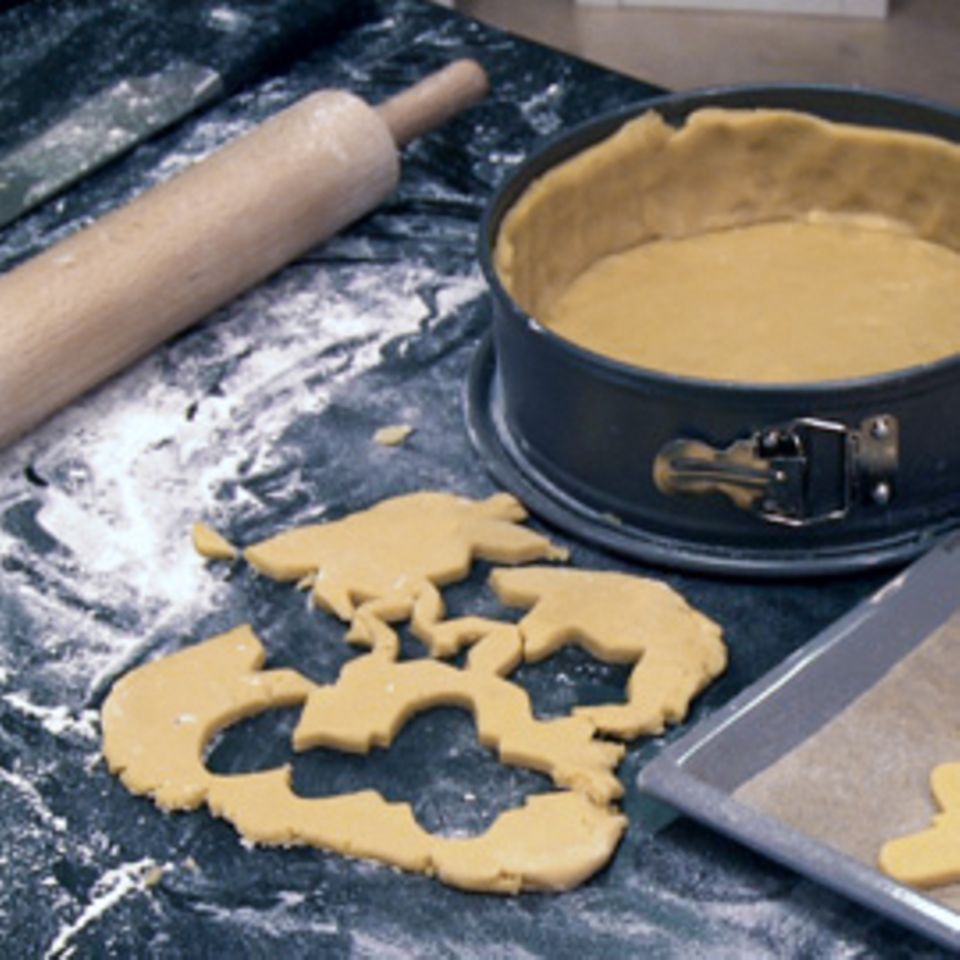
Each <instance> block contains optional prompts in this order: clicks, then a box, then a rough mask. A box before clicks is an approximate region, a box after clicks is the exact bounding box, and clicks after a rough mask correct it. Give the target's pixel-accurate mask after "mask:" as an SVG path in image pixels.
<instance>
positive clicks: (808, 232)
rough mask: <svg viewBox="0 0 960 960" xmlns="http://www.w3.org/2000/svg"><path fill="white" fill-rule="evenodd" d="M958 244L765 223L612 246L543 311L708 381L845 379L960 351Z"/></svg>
mask: <svg viewBox="0 0 960 960" xmlns="http://www.w3.org/2000/svg"><path fill="white" fill-rule="evenodd" d="M957 304H960V254H957V253H956V252H955V251H953V250H948V249H947V248H946V247H941V246H939V245H937V244H934V243H929V242H927V241H925V240H919V239H917V238H916V237H911V236H908V235H905V234H902V233H896V232H893V231H890V230H877V229H870V228H863V227H859V226H856V225H853V224H849V223H800V222H796V223H786V222H785V223H764V224H756V225H753V226H749V227H734V228H731V229H729V230H720V231H715V232H713V233H705V234H700V235H699V236H695V237H687V238H684V239H680V240H661V241H656V242H651V243H647V244H643V245H642V246H639V247H634V248H633V249H632V250H628V251H626V252H625V253H620V254H614V255H611V256H609V257H605V258H604V259H602V260H600V261H598V262H597V263H595V264H594V265H593V266H591V267H589V268H588V269H587V270H585V271H584V272H583V273H582V274H580V276H579V277H577V278H576V280H574V281H573V283H572V284H570V286H569V287H568V288H567V289H566V290H565V291H564V292H563V293H562V294H561V295H560V296H559V297H558V298H557V300H556V301H555V303H554V304H553V305H552V306H551V307H550V308H549V309H548V310H547V311H546V312H545V313H544V315H543V317H542V319H543V321H544V323H545V324H546V325H547V326H548V327H550V328H551V329H552V330H554V331H556V332H557V333H559V334H560V335H561V336H563V337H566V338H567V339H568V340H572V341H573V342H574V343H578V344H579V345H580V346H582V347H585V348H587V349H588V350H592V351H594V352H596V353H602V354H604V355H606V356H608V357H612V358H614V359H616V360H620V361H623V362H625V363H630V364H633V365H635V366H640V367H649V368H653V369H655V370H659V371H665V372H667V373H675V374H681V375H683V376H692V377H703V378H706V379H712V380H736V381H750V382H754V383H771V382H772V383H785V382H791V381H801V380H802V381H817V380H841V379H847V378H850V377H860V376H868V375H871V374H876V373H884V372H888V371H891V370H898V369H902V368H904V367H910V366H915V365H919V364H924V363H929V362H931V361H934V360H939V359H940V358H941V357H944V356H947V355H949V354H952V353H956V352H957V351H960V323H958V320H957Z"/></svg>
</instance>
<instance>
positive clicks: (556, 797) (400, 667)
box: [102, 627, 626, 892]
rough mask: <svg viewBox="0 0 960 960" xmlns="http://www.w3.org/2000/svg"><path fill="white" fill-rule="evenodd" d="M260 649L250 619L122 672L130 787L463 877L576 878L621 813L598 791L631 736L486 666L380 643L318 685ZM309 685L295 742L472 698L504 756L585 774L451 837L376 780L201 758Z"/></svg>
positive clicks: (259, 838)
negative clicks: (596, 731) (334, 789)
mask: <svg viewBox="0 0 960 960" xmlns="http://www.w3.org/2000/svg"><path fill="white" fill-rule="evenodd" d="M264 658H265V654H264V650H263V647H262V645H261V644H260V642H259V640H258V639H257V638H256V636H255V635H254V634H253V632H252V631H251V630H250V629H249V627H240V628H238V629H236V630H232V631H230V632H229V633H226V634H223V635H221V636H218V637H214V638H212V639H211V640H207V641H205V642H204V643H200V644H198V645H196V646H194V647H191V648H188V649H186V650H184V651H181V652H179V653H176V654H173V655H171V656H168V657H165V658H163V659H161V660H157V661H153V662H151V663H148V664H146V665H145V666H142V667H139V668H137V669H136V670H134V671H132V672H131V673H129V674H127V675H126V676H124V677H123V678H122V679H121V680H119V681H118V682H117V684H116V685H115V686H114V688H113V690H112V691H111V693H110V695H109V697H108V698H107V701H106V702H105V704H104V707H103V713H102V724H103V749H104V755H105V756H106V759H107V762H108V765H109V767H110V769H111V771H113V772H115V773H118V774H119V775H120V777H121V779H122V780H123V782H124V784H125V785H126V786H127V788H128V789H129V790H130V791H131V792H133V793H137V794H150V795H152V796H153V798H154V799H155V801H156V802H157V804H158V805H159V806H161V807H163V808H165V809H169V810H176V809H193V808H195V807H196V806H198V805H199V804H200V803H202V802H204V801H206V803H207V805H208V806H209V807H210V809H211V811H212V812H213V813H215V814H217V815H218V816H221V817H224V818H225V819H227V820H229V821H230V822H231V823H233V824H234V825H235V826H236V827H237V828H238V829H239V830H240V831H241V832H242V833H243V834H244V835H245V836H247V837H248V838H249V839H251V840H253V841H256V842H261V843H272V844H294V843H306V844H311V845H314V846H318V847H322V848H325V849H329V850H333V851H337V852H340V853H344V854H347V855H350V856H357V857H366V858H370V859H375V860H380V861H382V862H385V863H391V864H394V865H396V866H399V867H401V868H403V869H406V870H417V871H422V872H424V873H432V874H436V875H437V876H438V877H439V878H440V879H441V880H443V881H445V882H447V883H450V884H452V885H455V886H459V887H462V888H464V889H476V890H490V891H495V892H516V891H518V890H520V889H528V888H532V889H567V888H569V887H571V886H574V885H576V884H578V883H580V882H582V881H583V880H585V879H586V878H587V877H589V876H591V875H592V874H593V873H594V872H596V870H598V869H599V868H600V867H602V866H603V865H604V864H605V863H606V862H607V860H608V859H609V858H610V856H611V855H612V853H613V851H614V849H615V848H616V846H617V843H618V842H619V839H620V837H621V835H622V833H623V831H624V829H625V827H626V820H625V818H624V817H623V815H622V814H620V813H618V812H617V811H615V810H614V809H612V808H611V807H610V806H608V805H607V804H605V803H602V802H595V801H594V800H592V799H591V798H590V796H588V793H590V792H592V793H594V794H596V795H598V796H600V797H611V796H615V795H616V794H617V793H618V792H619V789H620V784H619V781H617V780H616V778H615V777H614V776H613V773H612V770H613V768H614V767H615V766H616V763H617V762H618V760H619V758H620V756H621V753H622V749H623V748H622V747H620V746H618V745H614V744H605V743H601V742H597V741H591V740H590V736H591V728H590V726H589V724H587V723H585V722H584V721H582V720H578V719H576V718H567V719H566V720H563V721H554V722H553V723H552V724H545V723H542V722H540V721H537V720H534V719H533V717H532V715H531V714H530V711H529V704H528V702H526V701H525V696H526V695H525V693H524V691H522V690H521V689H520V688H518V687H516V686H514V685H513V684H510V683H509V682H507V681H505V680H502V679H500V678H499V677H497V676H496V675H495V674H494V673H493V672H490V671H486V670H480V669H468V670H462V671H461V670H457V669H456V668H454V667H451V666H449V665H446V664H440V663H436V662H434V661H429V660H422V661H412V662H408V663H402V664H397V663H395V662H393V661H392V660H391V659H389V658H388V657H386V656H384V655H383V654H382V653H379V652H374V653H370V654H367V655H365V656H363V657H360V658H358V659H357V660H355V661H352V662H351V663H350V664H348V667H347V668H346V669H345V671H344V674H345V677H343V678H341V680H340V681H338V682H337V684H335V685H333V686H332V687H321V686H318V685H317V684H315V683H313V682H312V681H310V680H308V679H307V678H305V677H302V676H301V675H300V674H298V673H296V672H295V671H291V670H268V671H261V670H260V669H259V668H260V667H261V666H262V664H263V662H264ZM358 694H359V695H358ZM304 701H307V702H308V703H309V704H310V709H309V711H308V710H306V709H305V712H304V715H303V716H302V717H301V723H300V726H299V727H298V734H299V744H297V743H296V742H295V745H299V746H303V745H304V744H305V743H309V744H313V743H320V742H324V743H331V744H332V743H340V744H342V745H343V746H344V747H346V748H348V749H367V747H368V746H369V744H371V743H374V742H377V743H383V744H384V745H387V744H388V743H389V741H390V739H391V738H392V736H393V734H394V733H395V732H396V731H397V730H398V729H399V728H400V726H401V725H402V721H403V719H404V718H406V717H409V716H410V715H411V714H412V713H414V712H416V711H417V710H419V709H426V708H428V707H429V706H432V705H434V704H436V703H439V702H445V703H464V704H467V705H469V706H470V707H471V708H472V709H473V710H474V714H475V717H476V722H477V727H478V730H479V731H480V736H481V740H484V741H485V742H488V743H489V744H490V745H496V746H497V747H498V748H499V751H500V757H501V759H502V760H504V761H506V762H510V763H516V764H518V765H524V766H532V767H533V768H534V769H543V770H549V771H550V772H551V774H552V775H553V777H554V780H555V781H556V782H558V783H561V782H564V781H570V782H571V783H573V784H575V785H576V786H577V787H578V789H575V790H573V791H561V792H557V793H548V794H535V795H533V796H531V797H528V798H527V800H526V802H525V804H524V805H523V806H522V807H519V808H516V809H512V810H508V811H506V812H505V813H503V814H501V815H500V816H499V817H498V818H497V819H496V820H495V821H494V823H493V824H492V825H491V827H490V828H489V830H487V831H486V832H485V833H483V834H482V835H480V836H477V837H471V838H447V837H439V836H435V835H432V834H430V833H428V832H427V831H425V830H424V829H423V828H422V827H421V826H420V825H419V824H418V823H417V822H416V820H415V818H414V816H413V813H412V811H411V808H410V806H409V804H406V803H388V802H387V801H386V800H384V799H383V797H381V796H380V795H379V794H378V793H376V792H375V791H371V790H365V791H360V792H358V793H354V794H346V795H342V796H334V797H322V798H310V799H307V798H303V797H298V796H296V795H295V794H294V793H293V792H292V790H291V773H290V770H289V768H288V767H281V768H277V769H272V770H265V771H262V772H257V773H250V774H243V775H239V776H224V775H219V774H215V773H211V772H210V771H209V770H208V769H207V768H206V767H205V765H204V763H203V753H204V749H205V746H206V744H207V743H208V742H209V740H210V738H211V737H212V736H213V735H214V734H215V733H216V731H218V730H220V729H223V728H224V727H226V726H228V725H230V724H231V723H234V722H236V721H237V720H240V719H242V718H244V717H246V716H250V715H253V714H255V713H258V712H262V711H263V710H266V709H270V708H272V707H278V706H290V705H294V704H297V703H300V702H304ZM326 724H330V725H331V727H332V728H333V729H332V732H331V731H330V730H327V729H326V728H325V725H326ZM505 724H506V727H505V726H504V725H505ZM364 744H366V746H364ZM581 787H582V789H579V788H581ZM558 838H562V842H558Z"/></svg>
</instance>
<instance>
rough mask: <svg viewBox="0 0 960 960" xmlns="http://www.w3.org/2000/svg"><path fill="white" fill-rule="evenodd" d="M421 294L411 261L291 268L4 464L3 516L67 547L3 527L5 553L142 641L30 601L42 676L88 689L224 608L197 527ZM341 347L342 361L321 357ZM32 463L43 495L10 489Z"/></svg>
mask: <svg viewBox="0 0 960 960" xmlns="http://www.w3.org/2000/svg"><path fill="white" fill-rule="evenodd" d="M430 285H432V286H433V287H436V285H437V277H436V274H435V273H434V272H433V271H432V270H430V269H429V268H427V267H424V266H416V265H413V266H411V265H408V264H393V265H390V264H387V265H384V266H382V267H381V268H378V269H377V270H376V271H375V272H371V269H370V267H369V265H365V266H364V267H363V268H362V269H361V270H355V271H353V272H352V273H351V272H349V271H348V272H347V273H346V275H344V270H343V268H340V272H339V275H338V276H336V277H335V275H334V270H333V269H329V268H325V267H323V266H318V267H317V268H316V271H315V272H314V273H312V275H311V276H310V277H309V282H307V283H304V279H303V271H302V270H298V271H293V272H291V273H290V274H289V275H288V276H285V277H281V278H280V279H279V280H275V281H274V282H272V283H270V284H268V285H266V286H265V287H262V288H260V289H258V290H257V291H254V292H253V293H252V294H250V295H249V296H247V297H246V298H244V299H243V300H242V301H240V302H239V303H238V304H236V305H235V306H234V307H233V308H231V315H230V316H229V317H227V318H225V319H224V321H222V322H216V323H213V324H210V325H208V326H207V327H206V328H205V329H203V330H201V331H199V332H198V333H197V334H195V335H192V336H191V338H189V339H188V340H187V341H180V342H177V343H174V344H172V345H170V346H168V347H166V348H164V349H162V350H160V351H158V352H156V353H154V354H153V355H152V356H151V357H149V358H148V359H146V360H145V361H143V362H142V363H141V364H139V365H138V366H137V367H136V368H135V369H133V370H131V371H129V372H128V373H127V374H125V375H124V376H122V377H120V378H119V379H117V380H115V381H113V382H112V383H110V384H108V385H107V386H105V387H104V388H101V389H100V390H99V391H97V392H95V393H93V394H92V395H90V396H88V397H87V398H85V399H84V400H82V401H80V402H78V403H75V404H74V405H73V406H72V407H70V408H69V409H67V410H66V411H64V412H63V413H61V414H60V415H59V416H58V417H56V418H55V419H54V420H53V421H52V422H51V423H49V424H48V425H47V426H45V427H43V428H41V429H40V430H38V431H35V432H34V433H33V434H32V435H30V436H29V437H28V438H27V439H26V440H24V441H22V442H21V443H20V444H19V445H17V446H15V447H14V448H12V449H11V450H9V451H7V452H6V453H5V454H3V455H0V474H3V475H5V476H6V477H7V479H8V481H15V480H17V481H18V482H8V483H7V484H6V487H7V490H8V491H9V492H7V493H6V494H0V512H2V511H3V510H4V509H6V508H7V507H8V506H10V505H11V502H13V501H15V500H17V499H25V498H31V499H34V500H36V501H39V507H38V511H37V513H36V522H37V524H39V526H40V527H41V528H42V530H43V531H44V532H45V533H46V534H48V535H49V536H50V537H51V538H53V540H55V541H56V543H57V544H58V545H59V548H60V549H58V550H57V551H54V552H53V553H51V554H49V555H48V556H45V557H43V558H38V557H36V556H35V555H32V554H33V551H32V548H31V547H30V545H29V544H26V543H25V542H24V541H23V540H22V539H21V538H19V537H17V536H16V535H14V534H11V533H10V532H8V531H0V553H2V554H3V555H9V556H19V557H20V558H21V559H22V560H23V562H24V563H25V564H27V565H38V566H40V567H41V569H42V573H43V578H44V579H45V580H46V581H47V583H48V585H50V586H52V587H53V588H54V591H56V590H57V589H62V590H63V591H64V592H65V593H66V592H68V593H70V594H71V595H72V596H76V597H78V598H79V599H80V600H81V601H82V606H83V607H86V608H88V609H97V608H103V609H106V610H111V611H117V610H127V611H130V619H131V620H132V621H133V622H134V623H136V624H137V629H138V631H139V632H140V634H141V635H140V636H131V635H130V634H129V633H128V632H127V631H125V630H124V629H122V628H120V629H117V628H116V627H115V626H113V625H112V624H108V623H104V622H99V623H95V624H93V623H91V620H90V615H89V613H87V612H85V611H84V610H83V609H78V607H77V605H76V604H64V603H63V602H61V600H60V599H58V598H56V597H54V596H52V595H48V596H46V597H44V596H43V593H42V592H38V593H37V594H34V595H33V596H31V597H30V599H29V601H28V602H29V607H30V613H31V615H32V616H33V618H34V619H35V620H36V621H37V622H38V624H39V625H40V627H41V629H42V630H43V632H44V635H45V636H44V645H45V646H48V647H49V652H50V653H51V654H53V655H54V656H53V657H52V658H51V663H50V666H51V667H52V668H53V667H54V666H56V668H57V669H59V670H60V671H61V672H62V673H63V675H64V679H66V680H68V683H67V686H73V684H74V682H79V683H81V684H82V685H83V686H84V687H88V685H89V684H90V683H91V682H92V681H93V680H94V679H95V677H96V676H97V675H99V674H101V673H102V672H103V671H109V670H110V669H111V668H112V667H113V666H115V665H116V662H117V659H118V657H119V658H120V659H121V660H122V659H123V658H124V657H125V656H128V655H129V654H130V652H131V648H132V647H135V645H136V644H137V643H138V642H140V641H144V640H147V639H148V638H149V637H150V636H151V635H154V634H156V633H157V631H160V630H164V629H167V630H169V629H176V630H184V629H189V625H190V623H191V621H192V620H194V619H196V618H198V617H200V616H203V615H205V614H210V613H213V612H215V611H216V610H217V607H218V604H219V603H220V601H221V600H222V599H223V596H224V592H225V591H226V590H228V589H229V588H228V587H226V586H225V585H224V584H223V582H222V580H221V579H220V578H218V577H216V576H213V575H211V573H210V572H209V571H208V570H207V569H206V568H205V566H204V563H203V562H202V561H201V559H200V558H199V557H198V556H197V555H196V554H195V552H194V551H193V549H192V547H191V545H190V539H189V535H190V527H191V525H192V523H193V522H194V521H195V520H197V519H206V520H208V521H210V522H212V523H213V524H214V525H215V526H216V525H217V523H218V522H221V523H222V522H223V521H224V520H225V519H226V518H227V516H228V514H229V511H230V509H231V507H235V506H237V504H227V505H226V506H223V505H222V504H220V503H219V502H218V500H217V494H218V492H219V491H220V490H221V488H222V485H223V484H224V483H225V482H228V481H233V480H235V479H236V478H238V477H239V476H241V475H242V474H244V473H246V474H251V473H252V474H256V473H260V472H263V471H266V470H269V469H271V468H272V467H276V466H279V465H281V464H284V462H285V461H284V457H285V452H284V450H283V449H282V448H281V446H280V438H281V435H282V433H283V431H284V429H285V428H287V427H289V426H290V425H291V424H292V423H293V422H294V421H295V420H296V419H297V418H299V417H303V416H309V415H316V414H319V413H320V412H321V411H322V410H323V409H324V408H325V407H326V405H327V403H328V401H329V397H330V392H331V390H332V389H334V388H335V387H336V386H337V385H338V384H339V383H342V382H344V381H346V380H348V379H350V378H353V377H356V376H358V375H359V374H361V373H363V372H364V371H366V370H368V369H370V368H372V367H374V366H375V365H376V364H377V363H378V362H379V360H380V357H381V349H382V347H383V345H384V344H385V343H386V342H387V341H389V340H391V339H393V338H395V337H397V336H401V335H405V334H412V333H415V332H416V331H417V330H418V328H419V326H420V325H421V323H422V322H423V321H424V320H425V319H427V318H428V316H429V314H430V311H429V309H428V307H427V305H426V304H425V303H424V301H423V300H422V299H421V298H420V297H419V296H418V295H417V291H418V289H420V288H422V287H424V286H430ZM481 289H482V282H481V280H480V278H479V276H478V275H473V274H471V275H467V276H464V277H457V278H453V279H452V280H451V281H450V282H449V283H448V284H447V285H446V286H441V287H440V289H439V291H438V295H437V304H438V308H439V309H440V311H441V313H442V314H443V315H446V314H448V313H452V312H454V311H456V310H457V309H459V308H460V307H461V306H462V305H463V304H464V303H466V302H468V301H469V300H471V299H473V298H474V297H476V296H478V295H479V294H480V292H481ZM194 337H196V338H199V339H198V340H195V339H194ZM344 341H349V343H350V344H351V346H350V347H349V349H347V350H345V351H342V352H340V351H335V352H336V356H335V357H334V358H333V359H331V358H330V356H328V355H326V354H325V351H327V352H328V353H329V352H330V351H331V350H332V349H333V348H335V347H336V346H337V345H339V344H342V343H343V342H344ZM171 367H174V368H175V375H174V376H173V377H171V376H170V375H169V370H170V368H171ZM218 368H222V375H221V376H220V378H219V379H218V380H217V381H216V388H215V390H214V391H212V392H210V391H209V390H207V391H205V390H204V389H203V388H202V387H201V386H200V385H201V384H203V383H205V382H207V381H209V380H210V379H211V377H212V376H213V375H215V374H216V373H217V371H218ZM318 384H320V385H319V386H318ZM192 405H193V406H192ZM191 407H192V409H191ZM28 463H29V464H31V465H32V469H33V470H35V471H36V473H37V474H38V475H39V476H40V477H42V478H44V480H45V481H46V482H47V483H48V484H49V485H48V486H45V487H31V486H30V485H29V484H28V483H26V482H25V481H22V480H19V479H18V478H17V474H20V473H21V472H22V470H23V469H24V465H25V464H28ZM292 476H293V477H294V478H295V477H296V471H292ZM237 495H238V496H243V493H242V490H240V489H239V488H237ZM321 508H322V504H315V505H311V509H313V510H314V511H319V510H320V509H321ZM78 630H80V631H81V633H82V634H83V635H84V636H86V637H89V638H90V640H89V643H88V644H87V645H86V646H85V648H84V651H83V653H84V655H83V657H82V658H81V662H69V661H66V660H61V661H60V662H59V663H56V654H57V651H58V648H59V646H60V643H59V638H64V637H75V636H76V632H77V631H78ZM84 681H85V682H84Z"/></svg>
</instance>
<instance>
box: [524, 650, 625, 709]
mask: <svg viewBox="0 0 960 960" xmlns="http://www.w3.org/2000/svg"><path fill="white" fill-rule="evenodd" d="M633 666H634V665H633V663H606V662H605V661H603V660H599V659H598V658H597V657H595V656H593V654H591V653H590V652H589V651H587V650H584V649H583V647H579V646H576V645H574V644H571V645H569V646H565V647H562V648H561V649H560V650H558V651H557V652H556V653H554V654H552V655H551V656H549V657H547V658H546V659H545V660H541V661H539V662H537V663H524V664H522V665H521V666H520V667H518V668H517V670H516V671H515V672H514V673H513V674H512V675H511V677H510V679H511V680H513V681H514V682H516V683H519V684H520V686H522V687H523V688H524V689H525V690H526V691H527V693H529V694H530V701H531V703H532V704H533V713H534V716H536V717H538V718H540V719H547V718H552V717H562V716H569V715H570V713H571V712H572V711H573V709H574V707H592V706H597V705H598V704H621V703H626V702H627V680H628V679H629V677H630V673H631V671H632V670H633Z"/></svg>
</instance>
